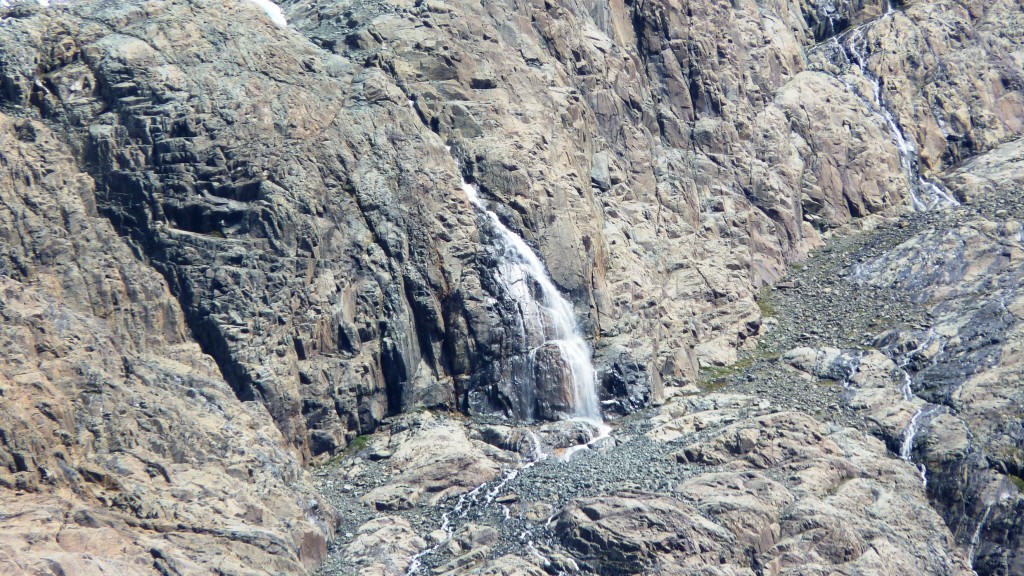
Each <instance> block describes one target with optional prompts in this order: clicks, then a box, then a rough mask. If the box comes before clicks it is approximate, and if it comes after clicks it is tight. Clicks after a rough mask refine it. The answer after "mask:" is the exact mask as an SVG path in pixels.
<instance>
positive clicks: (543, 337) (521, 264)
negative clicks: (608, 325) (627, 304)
mask: <svg viewBox="0 0 1024 576" xmlns="http://www.w3.org/2000/svg"><path fill="white" fill-rule="evenodd" d="M462 190H463V192H464V193H465V194H466V197H467V198H468V199H469V201H470V203H471V204H472V205H473V206H474V208H475V209H476V210H477V212H478V213H479V214H480V216H481V219H482V220H483V222H484V223H485V225H486V226H487V227H488V228H489V229H490V230H491V231H492V232H493V235H492V236H493V238H494V246H493V248H494V250H495V251H496V252H497V256H498V258H497V260H498V263H497V268H496V269H495V271H494V276H495V279H496V280H497V281H498V284H499V285H500V286H501V287H502V289H503V290H504V291H505V293H506V294H508V296H509V297H510V298H512V300H513V301H514V302H515V304H516V309H517V311H518V314H519V316H520V319H521V320H522V326H523V331H524V334H523V337H524V338H525V339H526V341H527V342H526V344H527V346H528V347H529V351H530V352H529V354H528V355H527V357H526V358H525V361H524V362H523V363H522V365H521V366H519V367H517V369H516V370H515V371H514V373H513V375H512V377H513V380H515V381H516V382H514V384H515V385H516V386H517V388H518V389H519V390H518V391H519V394H518V401H519V406H518V407H517V409H518V412H519V416H520V417H522V418H524V419H526V420H532V419H533V418H534V416H535V406H534V404H535V402H536V397H537V391H538V387H539V382H538V379H539V377H538V374H545V371H551V370H554V371H555V372H556V373H555V374H554V375H553V378H552V380H555V381H560V382H563V383H564V385H565V386H566V387H567V388H568V389H565V390H562V393H563V394H564V395H565V396H566V397H567V398H568V399H569V402H570V404H571V410H572V413H571V414H569V416H571V417H573V418H579V419H582V420H586V421H589V422H592V423H595V424H600V423H602V422H603V420H602V417H601V409H600V405H599V401H598V396H597V372H596V371H595V370H594V365H593V363H592V362H591V351H590V346H589V345H588V344H587V341H586V340H585V339H584V338H583V335H582V333H581V332H580V329H579V325H578V324H577V322H576V315H575V311H574V310H573V306H572V304H571V303H570V302H569V301H568V300H566V299H565V297H564V296H562V294H561V293H559V291H558V289H557V288H556V287H555V284H554V282H552V280H551V278H550V276H548V273H547V269H546V268H545V266H544V263H543V262H541V260H540V258H539V257H538V256H537V254H536V253H535V252H534V251H533V250H532V249H531V248H530V247H529V246H528V245H527V244H526V242H525V241H524V240H523V239H522V238H520V237H519V235H518V234H516V233H515V232H513V231H512V230H510V229H509V228H508V227H507V226H505V224H504V223H503V222H502V221H501V219H500V218H498V215H497V214H495V213H494V212H493V211H491V210H489V209H488V208H487V205H486V204H485V203H484V201H483V200H482V199H481V198H480V192H479V190H478V189H477V187H476V186H475V185H473V184H471V183H469V182H466V181H465V180H463V181H462ZM552 348H553V349H555V350H557V351H558V356H559V359H560V361H555V362H552V361H550V359H549V357H548V356H547V355H543V354H540V353H541V351H542V350H544V349H552ZM544 361H547V362H548V364H549V365H548V366H538V363H539V362H544ZM566 377H568V378H566Z"/></svg>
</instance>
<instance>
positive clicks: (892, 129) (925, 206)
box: [844, 2, 960, 212]
mask: <svg viewBox="0 0 1024 576" xmlns="http://www.w3.org/2000/svg"><path fill="white" fill-rule="evenodd" d="M886 6H887V10H886V14H889V13H891V12H892V11H893V8H892V2H887V3H886ZM860 39H861V30H860V29H859V28H858V29H856V30H854V31H853V33H852V34H850V36H849V38H848V39H847V40H846V41H845V43H844V45H845V47H846V49H847V50H848V52H849V54H850V64H851V65H853V66H855V67H856V68H857V69H858V70H860V73H861V74H862V75H863V76H864V77H865V78H867V79H868V80H869V81H870V82H871V91H872V99H871V101H870V102H868V100H867V99H866V98H864V101H865V102H866V103H867V104H868V105H869V106H870V107H871V109H872V110H873V111H874V112H875V113H876V114H878V115H879V116H881V118H882V120H884V121H885V125H886V126H887V127H888V128H889V133H890V134H891V135H892V139H893V142H895V143H896V148H897V150H899V155H900V166H901V167H902V168H903V171H904V172H905V173H906V174H907V181H908V183H909V184H910V202H911V205H912V206H913V208H914V210H916V211H918V212H926V211H928V210H932V209H935V208H937V207H940V206H959V205H960V203H959V202H957V200H956V199H955V198H953V196H952V195H950V194H949V193H948V192H946V191H945V190H943V189H942V187H941V186H939V185H937V184H935V183H934V182H929V181H928V180H925V179H924V177H922V176H921V175H920V172H919V168H918V163H919V159H918V155H917V146H916V145H915V143H914V142H913V141H911V140H908V139H907V137H906V136H905V135H904V134H903V130H902V129H900V125H899V123H898V122H897V121H896V118H895V117H894V116H893V114H892V112H890V111H889V109H888V108H887V107H886V106H885V103H884V102H883V101H882V80H881V78H878V77H877V76H875V75H874V74H872V73H871V72H870V71H868V69H867V66H866V65H865V59H864V54H863V53H862V51H861V47H860V46H859V45H858V41H859V40H860ZM844 83H845V84H846V87H847V88H848V89H849V90H850V91H851V92H853V93H854V94H859V92H858V90H857V89H856V88H854V86H852V85H851V84H849V83H846V82H844ZM862 97H863V96H862ZM922 196H924V197H925V198H926V200H927V201H925V200H922Z"/></svg>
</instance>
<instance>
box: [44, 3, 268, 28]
mask: <svg viewBox="0 0 1024 576" xmlns="http://www.w3.org/2000/svg"><path fill="white" fill-rule="evenodd" d="M48 1H49V0H39V3H40V4H41V3H43V2H48ZM246 2H249V3H250V4H255V5H256V6H259V7H260V8H262V9H263V11H264V12H266V13H267V18H270V21H271V22H273V23H274V24H276V25H277V26H278V27H280V28H287V27H288V21H287V20H285V18H284V12H282V11H281V7H280V6H278V5H277V4H274V3H273V2H271V0H246Z"/></svg>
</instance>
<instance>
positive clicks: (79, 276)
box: [0, 113, 333, 574]
mask: <svg viewBox="0 0 1024 576" xmlns="http://www.w3.org/2000/svg"><path fill="white" fill-rule="evenodd" d="M0 190H2V194H3V197H2V202H0V356H2V358H3V361H2V362H0V507H2V509H3V518H4V522H3V528H2V529H0V572H3V573H4V574H109V573H120V574H153V573H163V574H194V573H212V572H214V571H217V570H219V571H222V572H227V573H236V574H275V573H282V572H301V571H303V570H306V569H309V568H311V567H313V566H316V565H317V564H319V563H320V562H322V561H323V559H324V557H325V556H326V553H327V540H328V539H329V538H330V537H331V534H332V533H333V516H332V514H331V512H330V511H329V508H328V506H327V505H326V504H325V503H323V502H322V501H321V500H320V499H319V498H318V497H317V496H316V495H315V494H314V493H313V491H312V486H311V485H310V484H309V483H308V481H307V479H306V476H305V472H304V471H303V469H302V467H301V462H300V461H299V460H298V459H297V458H296V457H295V455H294V453H293V452H292V450H291V449H290V447H289V446H288V444H287V443H286V442H285V440H284V438H283V437H282V435H281V433H280V432H279V430H278V429H277V427H276V426H275V425H274V422H273V420H272V419H271V418H270V416H269V414H268V413H267V411H266V408H265V407H264V406H263V405H261V404H258V403H254V402H241V401H239V400H238V399H237V398H236V397H235V394H234V393H233V391H232V390H231V387H230V386H229V385H228V384H227V383H226V382H225V381H224V379H223V378H221V376H220V373H219V372H218V370H217V366H216V364H215V363H214V362H213V360H212V359H211V358H210V357H209V356H207V355H205V354H203V353H202V351H201V350H200V348H199V346H198V345H197V344H195V342H194V341H192V340H191V339H190V338H189V332H188V326H187V324H186V322H185V319H184V315H183V314H182V311H181V308H180V307H179V306H178V302H177V300H176V299H175V298H174V297H173V295H172V294H171V292H170V291H169V290H168V286H167V283H166V282H165V281H164V279H163V278H162V277H161V276H160V275H159V274H158V273H157V272H156V271H154V270H153V269H151V268H149V267H147V266H145V265H144V264H143V263H142V262H140V261H139V260H138V258H137V257H136V255H134V254H133V253H132V251H131V250H130V249H129V247H128V245H127V244H126V243H125V242H124V241H123V240H122V239H121V238H119V237H118V235H117V234H116V232H115V231H114V228H113V227H112V226H111V225H110V223H109V222H107V220H106V219H105V218H102V217H101V216H99V215H98V214H97V213H96V199H95V196H94V183H93V180H92V179H91V178H90V177H89V176H88V175H86V174H83V173H82V172H80V171H79V168H78V166H77V163H76V162H75V158H74V156H73V155H72V151H71V150H70V149H69V148H68V147H67V145H66V143H65V142H64V140H63V139H62V138H61V137H60V136H58V135H56V134H54V133H53V132H52V131H51V130H50V129H48V128H47V127H46V126H44V125H42V124H40V123H39V122H36V121H32V120H24V119H16V118H12V117H10V116H8V115H6V114H2V113H0Z"/></svg>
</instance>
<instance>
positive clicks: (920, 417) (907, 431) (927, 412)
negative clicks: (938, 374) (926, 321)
mask: <svg viewBox="0 0 1024 576" xmlns="http://www.w3.org/2000/svg"><path fill="white" fill-rule="evenodd" d="M933 342H938V343H939V346H940V347H941V348H944V347H945V341H944V340H943V338H942V337H941V336H939V335H938V334H937V333H936V332H935V330H934V329H933V328H929V329H928V332H927V333H926V334H925V336H924V338H923V339H922V340H921V342H920V343H919V344H918V345H917V347H916V348H914V349H913V350H911V351H909V352H907V353H906V354H904V355H903V356H902V357H901V358H900V360H899V363H898V364H897V366H898V368H899V370H900V376H901V378H902V381H901V383H900V395H901V396H902V397H903V400H904V402H910V401H912V400H914V399H915V398H916V396H915V394H914V388H913V386H914V380H913V378H911V376H910V372H908V371H907V367H908V366H909V365H910V363H911V362H912V361H913V360H914V358H915V357H916V356H917V355H919V354H920V353H921V352H922V351H924V350H925V349H926V348H928V347H929V346H931V345H932V343H933ZM939 353H940V354H941V353H942V350H941V349H940V351H939ZM936 356H937V355H936ZM933 361H934V359H933ZM944 409H945V407H943V406H937V405H933V404H925V405H923V406H921V407H919V408H918V409H917V411H916V412H914V415H913V416H912V417H911V418H910V423H908V424H907V427H906V428H904V429H903V433H902V442H901V444H900V458H902V459H903V460H906V461H907V462H910V463H911V464H914V465H915V466H916V467H917V469H918V472H919V473H920V475H921V484H923V485H924V486H925V487H927V486H928V468H927V467H926V466H925V465H924V464H923V463H919V462H914V440H915V438H916V437H917V433H918V432H919V431H920V430H921V425H922V423H924V422H927V421H928V420H929V419H930V418H931V417H932V416H934V415H935V414H937V413H938V412H939V411H941V410H944Z"/></svg>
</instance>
